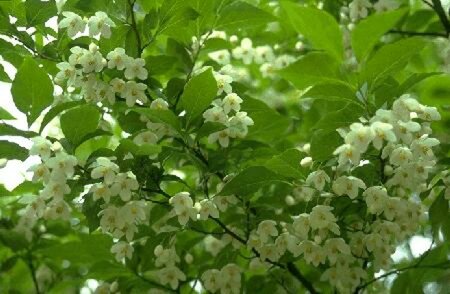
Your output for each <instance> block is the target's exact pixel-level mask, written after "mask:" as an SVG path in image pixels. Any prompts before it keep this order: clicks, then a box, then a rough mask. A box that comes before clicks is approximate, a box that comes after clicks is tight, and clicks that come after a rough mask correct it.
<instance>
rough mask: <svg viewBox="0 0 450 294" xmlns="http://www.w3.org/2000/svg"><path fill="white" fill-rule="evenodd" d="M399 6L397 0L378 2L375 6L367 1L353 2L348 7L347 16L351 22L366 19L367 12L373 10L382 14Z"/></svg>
mask: <svg viewBox="0 0 450 294" xmlns="http://www.w3.org/2000/svg"><path fill="white" fill-rule="evenodd" d="M399 6H400V3H399V1H397V0H378V1H377V2H376V3H375V4H373V5H372V3H371V2H370V1H368V0H353V1H352V2H350V4H349V5H348V14H349V17H350V19H351V20H352V21H357V20H359V19H362V18H366V17H367V16H368V15H369V10H370V9H371V8H373V9H374V10H375V11H376V12H383V11H389V10H394V9H397V8H398V7H399Z"/></svg>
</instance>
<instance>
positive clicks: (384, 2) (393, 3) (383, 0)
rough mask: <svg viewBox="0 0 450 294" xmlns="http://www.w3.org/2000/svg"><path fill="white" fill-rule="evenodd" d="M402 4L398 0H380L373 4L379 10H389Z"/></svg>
mask: <svg viewBox="0 0 450 294" xmlns="http://www.w3.org/2000/svg"><path fill="white" fill-rule="evenodd" d="M399 6H400V3H399V2H398V0H378V2H377V3H375V4H374V5H373V8H375V10H376V11H377V12H383V11H389V10H394V9H397V8H398V7H399Z"/></svg>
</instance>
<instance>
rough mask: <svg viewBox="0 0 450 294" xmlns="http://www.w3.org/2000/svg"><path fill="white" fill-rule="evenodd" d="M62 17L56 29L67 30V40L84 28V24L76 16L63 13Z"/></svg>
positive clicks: (79, 17) (68, 12) (67, 12)
mask: <svg viewBox="0 0 450 294" xmlns="http://www.w3.org/2000/svg"><path fill="white" fill-rule="evenodd" d="M62 15H64V18H63V19H62V20H61V21H60V22H59V24H58V27H59V28H61V29H64V28H67V36H68V37H69V38H72V37H74V36H75V35H76V34H78V33H81V32H83V31H84V29H85V28H86V23H85V22H84V20H83V19H82V18H81V16H79V15H78V14H76V13H73V12H70V11H64V12H63V13H62Z"/></svg>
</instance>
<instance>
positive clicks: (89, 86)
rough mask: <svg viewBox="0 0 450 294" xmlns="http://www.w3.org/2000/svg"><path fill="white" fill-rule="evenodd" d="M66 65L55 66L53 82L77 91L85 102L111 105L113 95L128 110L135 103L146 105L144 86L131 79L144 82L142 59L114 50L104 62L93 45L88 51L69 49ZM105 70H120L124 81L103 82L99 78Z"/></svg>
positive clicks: (113, 98)
mask: <svg viewBox="0 0 450 294" xmlns="http://www.w3.org/2000/svg"><path fill="white" fill-rule="evenodd" d="M70 52H71V53H72V54H71V55H70V56H69V60H68V62H66V61H65V62H60V63H58V64H57V67H58V69H59V70H60V72H58V73H57V74H56V77H55V82H56V83H58V84H62V83H64V82H66V83H67V87H68V90H72V91H73V90H76V89H80V94H81V95H82V97H84V99H85V100H86V101H87V102H92V103H98V102H104V101H107V102H109V103H110V104H114V102H115V100H116V95H118V96H120V97H121V98H123V99H125V101H126V104H127V105H128V106H129V107H131V106H133V105H134V104H135V103H136V101H140V102H141V103H145V102H147V96H146V94H145V90H146V89H147V86H146V85H145V84H143V83H139V82H136V81H135V79H139V80H145V79H147V76H148V72H147V69H145V61H144V59H142V58H132V57H130V56H128V55H126V53H125V50H124V49H123V48H116V49H114V51H111V52H109V53H108V54H107V56H106V59H105V58H103V56H102V54H101V53H100V52H99V51H98V47H97V45H95V44H91V45H90V46H89V50H87V49H84V48H81V47H78V46H76V47H72V48H71V49H70ZM105 68H110V69H117V70H119V71H123V73H124V76H125V78H126V79H127V80H128V81H125V80H123V79H121V78H118V77H115V78H113V79H111V80H109V81H105V80H103V78H102V77H103V76H102V75H101V73H102V71H103V70H104V69H105Z"/></svg>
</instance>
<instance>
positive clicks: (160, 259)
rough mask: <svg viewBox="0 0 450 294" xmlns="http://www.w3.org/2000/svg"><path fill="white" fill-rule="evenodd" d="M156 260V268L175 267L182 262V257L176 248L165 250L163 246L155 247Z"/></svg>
mask: <svg viewBox="0 0 450 294" xmlns="http://www.w3.org/2000/svg"><path fill="white" fill-rule="evenodd" d="M154 253H155V256H156V260H155V266H157V267H161V266H175V264H176V263H178V262H180V257H179V256H178V254H177V252H176V250H175V248H174V247H171V248H167V249H164V248H163V247H162V246H161V245H158V246H156V247H155V250H154Z"/></svg>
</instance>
